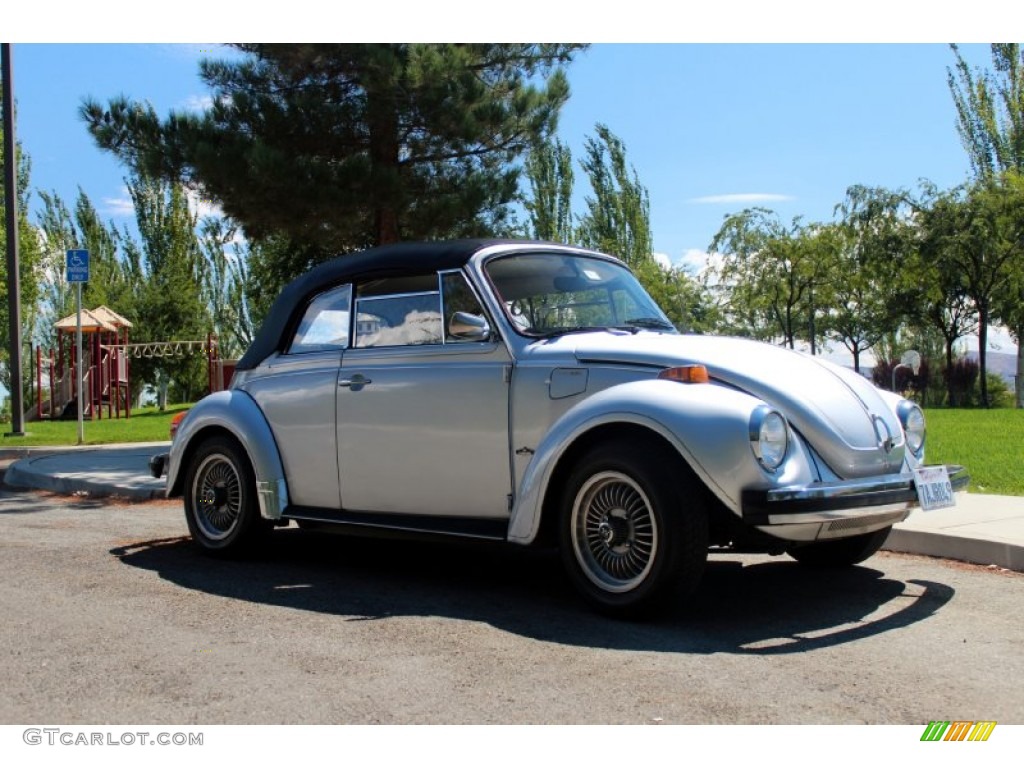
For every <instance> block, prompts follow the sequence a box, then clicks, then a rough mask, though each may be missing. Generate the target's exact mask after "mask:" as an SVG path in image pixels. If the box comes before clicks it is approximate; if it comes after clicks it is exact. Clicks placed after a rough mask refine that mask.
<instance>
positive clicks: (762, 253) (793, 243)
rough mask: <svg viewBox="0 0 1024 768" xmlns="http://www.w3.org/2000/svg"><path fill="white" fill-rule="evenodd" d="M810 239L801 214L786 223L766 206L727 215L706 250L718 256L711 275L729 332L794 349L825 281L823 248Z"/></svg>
mask: <svg viewBox="0 0 1024 768" xmlns="http://www.w3.org/2000/svg"><path fill="white" fill-rule="evenodd" d="M811 243H812V240H810V239H809V238H808V237H807V231H806V230H805V227H804V225H802V224H801V223H800V219H799V218H795V219H793V222H792V224H791V225H789V226H786V225H784V224H783V223H782V222H781V221H780V220H779V218H778V216H777V215H776V214H775V213H774V212H773V211H770V210H768V209H766V208H748V209H747V210H744V211H742V212H740V213H737V214H732V215H730V216H727V217H726V219H725V222H724V223H723V224H722V226H721V228H720V229H719V230H718V233H717V234H716V235H715V237H714V239H713V240H712V241H711V245H710V246H709V250H710V251H712V252H713V253H720V254H722V261H721V264H720V265H719V266H718V267H717V268H716V269H715V274H714V277H715V280H716V282H717V285H718V289H719V291H720V292H722V293H723V294H724V303H725V312H726V315H727V320H728V322H729V323H730V330H731V331H732V332H733V333H739V334H741V335H751V336H754V337H755V338H760V339H779V338H781V339H782V343H783V345H784V346H788V347H789V348H790V349H793V348H794V347H795V343H796V339H797V337H798V336H799V335H800V334H801V332H802V331H803V329H805V328H807V329H809V328H810V325H811V322H810V318H811V307H812V302H811V295H812V293H813V291H814V287H815V286H816V285H819V284H822V283H823V270H824V265H823V263H822V254H821V249H820V248H816V247H812V246H811ZM818 245H821V243H820V242H819V243H818Z"/></svg>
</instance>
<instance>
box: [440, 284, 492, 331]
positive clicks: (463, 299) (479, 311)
mask: <svg viewBox="0 0 1024 768" xmlns="http://www.w3.org/2000/svg"><path fill="white" fill-rule="evenodd" d="M441 293H442V296H443V307H444V328H445V335H444V343H445V344H462V343H465V342H466V341H469V339H460V338H458V337H457V336H452V335H451V334H450V333H449V332H448V329H449V326H450V323H451V320H452V315H454V314H455V313H456V312H466V313H468V314H470V315H474V316H476V317H479V318H481V319H483V320H486V318H487V315H486V314H485V313H484V309H483V307H481V306H480V302H479V301H478V300H477V298H476V294H475V293H473V289H472V288H470V287H469V283H467V282H466V276H465V275H464V274H462V273H461V272H442V273H441Z"/></svg>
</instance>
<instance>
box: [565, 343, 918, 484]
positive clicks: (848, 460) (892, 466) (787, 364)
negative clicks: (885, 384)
mask: <svg viewBox="0 0 1024 768" xmlns="http://www.w3.org/2000/svg"><path fill="white" fill-rule="evenodd" d="M562 343H568V344H574V345H575V355H576V358H577V360H579V361H580V362H581V363H620V364H621V363H625V364H631V365H644V366H659V367H669V366H674V365H686V364H692V363H699V364H701V365H704V366H706V367H707V369H708V373H709V374H710V376H711V378H712V380H714V381H717V382H721V383H724V384H728V385H731V386H733V387H736V388H737V389H741V390H743V391H744V392H747V393H748V394H751V395H753V396H755V397H757V398H760V399H761V400H764V401H765V402H766V403H768V404H769V405H770V406H772V407H774V408H776V409H778V410H779V411H780V412H781V413H782V414H783V415H784V416H785V417H786V418H787V419H788V420H789V422H790V424H792V426H793V427H794V428H795V429H796V430H797V431H798V432H800V433H801V434H802V435H803V436H804V438H805V439H806V440H807V441H808V442H809V443H810V444H811V446H812V447H813V448H814V449H815V450H816V451H817V452H818V454H819V455H820V456H821V457H822V458H823V459H824V460H825V461H826V463H828V465H829V467H830V468H831V469H832V470H833V471H834V472H835V473H836V474H837V475H838V476H839V477H842V478H852V477H866V476H870V475H875V474H887V473H890V472H899V471H900V468H901V467H902V465H903V457H904V439H903V430H902V428H901V427H900V423H899V420H898V419H897V417H896V415H895V414H894V413H893V411H892V409H891V408H890V407H889V406H888V405H887V404H886V402H885V401H884V400H883V399H882V397H881V396H880V394H879V392H878V390H877V389H875V387H874V386H873V385H872V384H871V383H870V382H869V381H867V379H865V378H864V377H862V376H859V375H857V374H856V373H854V372H853V371H849V370H847V369H844V368H840V367H839V366H836V365H833V364H831V363H829V362H827V361H825V360H822V359H821V358H817V357H811V356H809V355H805V354H802V353H799V352H793V351H791V350H788V349H783V348H781V347H776V346H772V345H770V344H764V343H761V342H756V341H750V340H748V339H738V338H728V337H721V336H689V335H681V336H678V335H674V334H658V333H638V334H636V335H632V334H630V335H617V334H610V333H594V334H582V335H577V336H565V337H563V338H562ZM887 448H888V450H887Z"/></svg>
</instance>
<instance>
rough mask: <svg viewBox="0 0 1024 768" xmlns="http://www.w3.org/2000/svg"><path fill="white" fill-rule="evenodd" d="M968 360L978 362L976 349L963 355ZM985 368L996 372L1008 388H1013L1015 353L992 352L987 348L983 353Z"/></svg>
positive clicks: (1015, 369) (1015, 372) (1015, 364)
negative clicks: (984, 353) (986, 352)
mask: <svg viewBox="0 0 1024 768" xmlns="http://www.w3.org/2000/svg"><path fill="white" fill-rule="evenodd" d="M964 356H965V357H967V358H968V359H970V360H973V361H974V362H978V352H977V350H974V349H972V350H969V351H968V352H967V353H966V354H965V355H964ZM985 368H987V369H988V372H989V373H997V374H999V375H1000V376H1001V377H1002V378H1003V381H1005V382H1006V383H1007V384H1008V385H1009V386H1010V388H1011V389H1012V388H1013V381H1014V379H1015V378H1016V376H1017V355H1015V354H1014V355H1010V354H1007V353H1006V352H992V351H991V350H989V352H988V354H987V355H985Z"/></svg>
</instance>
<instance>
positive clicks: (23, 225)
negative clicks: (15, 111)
mask: <svg viewBox="0 0 1024 768" xmlns="http://www.w3.org/2000/svg"><path fill="white" fill-rule="evenodd" d="M2 146H3V127H2V126H0V149H2ZM2 155H3V152H2V151H0V172H3V170H4V164H5V163H6V162H8V159H7V158H5V157H2ZM15 155H16V156H17V161H16V162H17V174H16V175H17V179H16V187H17V190H16V194H17V197H18V280H19V288H20V294H21V337H22V343H23V344H27V343H29V342H30V341H31V340H32V338H33V337H34V336H35V333H36V329H37V328H38V326H39V322H40V315H41V313H40V306H39V279H38V278H39V273H40V269H41V261H42V248H41V247H40V242H39V235H38V233H37V232H36V230H35V228H34V227H32V225H31V224H30V223H29V220H28V215H27V212H28V209H29V196H30V193H29V183H30V181H29V178H30V174H31V169H32V163H31V161H30V160H29V157H28V155H27V154H26V153H25V152H24V151H23V150H22V148H21V142H17V143H16V147H15ZM6 204H7V203H6V201H5V200H4V189H3V185H2V184H0V208H4V209H5V210H6V208H5V206H6ZM0 243H4V244H5V247H6V243H7V217H6V216H3V217H0ZM7 295H8V275H7V259H6V258H0V385H2V386H3V387H4V388H5V389H7V390H8V391H10V390H11V369H10V357H9V355H10V349H11V339H10V323H9V319H8V311H7ZM28 359H29V355H28V354H27V351H23V352H22V361H23V364H22V378H23V382H22V391H24V392H27V391H28V386H29V383H30V382H31V373H32V371H31V366H29V365H26V364H25V361H28ZM25 402H26V403H27V402H28V400H27V398H26V401H25Z"/></svg>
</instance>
